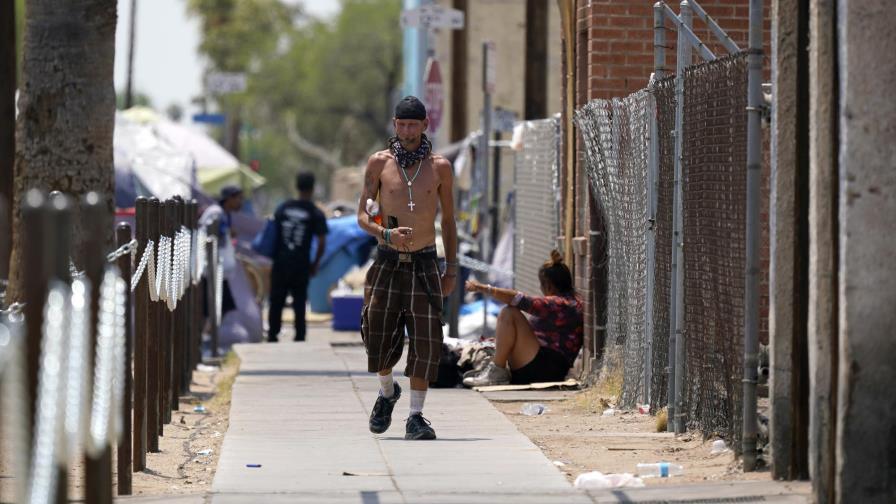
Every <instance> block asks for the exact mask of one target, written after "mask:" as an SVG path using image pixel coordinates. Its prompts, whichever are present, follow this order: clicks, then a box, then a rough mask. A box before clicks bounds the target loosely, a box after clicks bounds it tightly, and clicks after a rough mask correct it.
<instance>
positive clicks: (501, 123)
mask: <svg viewBox="0 0 896 504" xmlns="http://www.w3.org/2000/svg"><path fill="white" fill-rule="evenodd" d="M517 121H519V115H517V113H516V112H514V111H513V110H504V109H502V108H496V109H495V110H493V111H492V129H494V130H495V131H513V127H514V126H516V123H517Z"/></svg>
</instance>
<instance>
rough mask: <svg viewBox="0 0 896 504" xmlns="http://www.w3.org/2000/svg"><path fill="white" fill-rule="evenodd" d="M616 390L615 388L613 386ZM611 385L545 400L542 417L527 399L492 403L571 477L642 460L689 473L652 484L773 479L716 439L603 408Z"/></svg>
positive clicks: (626, 467)
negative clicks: (747, 466) (745, 465)
mask: <svg viewBox="0 0 896 504" xmlns="http://www.w3.org/2000/svg"><path fill="white" fill-rule="evenodd" d="M609 388H610V389H612V388H613V387H609ZM606 390H607V387H606V386H601V384H598V386H596V387H593V388H591V389H588V390H586V391H583V392H580V393H579V394H577V395H576V396H574V397H571V398H568V399H564V400H562V401H551V402H546V403H544V404H545V406H547V408H548V410H547V412H546V413H544V414H542V415H539V416H526V415H523V414H521V413H520V409H521V408H522V406H523V404H524V403H522V402H501V403H492V404H493V405H494V407H495V408H497V409H498V410H500V411H501V412H503V413H504V414H505V415H506V416H507V418H509V419H510V420H511V421H512V422H513V423H514V424H516V426H517V428H518V429H519V430H520V431H521V432H522V433H523V434H525V435H526V436H528V437H529V439H531V440H532V442H533V443H535V444H536V445H537V446H538V447H539V448H541V450H542V451H543V452H544V454H545V455H546V456H547V457H548V458H549V459H550V460H552V461H556V462H559V463H560V464H562V465H560V464H558V466H559V467H560V470H561V471H563V472H564V473H565V474H566V476H567V478H568V479H569V480H570V481H573V480H575V478H576V477H577V476H578V475H579V474H581V473H584V472H589V471H600V472H602V473H605V474H607V473H623V472H628V473H633V474H636V473H637V464H638V463H641V462H647V463H650V462H673V463H677V464H681V465H682V466H684V476H681V477H674V478H668V479H666V478H663V479H660V478H645V479H644V482H645V483H646V484H648V485H662V484H678V483H689V482H705V481H757V480H758V481H763V480H771V476H770V473H769V472H768V471H760V472H751V473H744V472H743V470H742V469H741V466H740V463H739V462H738V461H737V460H736V459H735V457H734V454H733V452H731V451H727V452H724V453H718V454H711V453H710V451H711V449H712V441H714V439H708V440H704V439H703V438H702V436H701V435H699V434H686V435H683V436H679V437H675V436H674V435H673V434H669V433H666V432H657V418H656V417H655V416H651V415H647V414H639V413H638V412H635V411H624V412H620V411H616V412H615V414H614V415H612V416H603V412H604V411H605V410H606V409H607V408H608V407H609V405H610V404H611V403H612V402H613V401H612V399H611V397H612V396H608V395H606V394H602V393H601V391H606Z"/></svg>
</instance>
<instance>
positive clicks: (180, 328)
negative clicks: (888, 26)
mask: <svg viewBox="0 0 896 504" xmlns="http://www.w3.org/2000/svg"><path fill="white" fill-rule="evenodd" d="M185 213H186V212H185V209H184V200H183V199H182V198H180V197H179V196H176V197H175V198H174V221H173V222H172V229H171V240H172V241H174V239H175V238H176V237H177V235H178V233H180V227H181V225H182V224H183V219H184V214H185ZM173 250H174V253H173V254H172V263H173V264H174V265H175V266H178V264H177V263H178V261H179V258H178V257H176V255H175V253H177V252H178V249H177V247H174V249H173ZM175 275H176V273H175ZM175 275H172V278H171V280H172V281H174V282H179V281H180V280H179V279H178V278H175ZM174 295H175V296H177V295H178V292H177V291H175V292H174ZM182 301H183V299H178V300H177V307H176V308H175V309H174V311H172V312H171V317H172V324H171V325H172V328H173V329H172V332H171V336H172V338H171V339H172V343H173V345H172V359H171V361H172V370H171V371H172V373H171V409H172V411H177V410H178V409H180V394H181V392H183V387H184V383H183V382H184V355H185V353H186V352H185V351H184V349H185V346H186V341H185V338H184V336H185V334H184V332H185V331H184V318H183V315H184V308H183V303H182Z"/></svg>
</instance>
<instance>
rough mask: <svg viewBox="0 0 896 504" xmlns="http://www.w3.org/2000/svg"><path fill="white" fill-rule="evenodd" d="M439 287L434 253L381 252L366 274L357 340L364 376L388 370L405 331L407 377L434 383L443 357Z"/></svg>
mask: <svg viewBox="0 0 896 504" xmlns="http://www.w3.org/2000/svg"><path fill="white" fill-rule="evenodd" d="M441 315H442V287H441V283H440V278H439V265H438V258H437V257H436V252H435V247H429V248H426V249H423V250H421V251H418V252H414V253H399V252H396V251H394V250H392V249H388V248H384V247H380V248H379V249H378V250H377V257H376V260H375V261H374V263H373V265H372V266H371V267H370V270H369V271H368V272H367V282H366V285H365V288H364V308H363V309H362V311H361V338H362V339H363V340H364V347H365V348H366V349H367V370H368V371H370V372H371V373H376V372H378V371H382V370H384V369H392V368H393V367H394V366H395V364H397V363H398V360H399V359H400V358H401V353H402V350H403V349H404V334H405V330H407V334H408V338H409V344H408V358H407V367H405V370H404V374H405V376H412V377H415V378H423V379H425V380H428V381H433V380H435V379H436V377H437V375H438V368H439V359H440V358H441V355H442V319H441Z"/></svg>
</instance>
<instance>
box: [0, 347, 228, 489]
mask: <svg viewBox="0 0 896 504" xmlns="http://www.w3.org/2000/svg"><path fill="white" fill-rule="evenodd" d="M203 369H205V371H194V372H193V381H192V383H191V385H190V393H189V394H187V395H184V396H181V400H180V409H179V410H178V411H175V412H172V421H171V423H170V424H167V425H165V426H164V435H163V436H162V437H161V438H159V449H160V451H159V453H147V454H146V470H145V471H142V472H137V473H134V475H133V495H134V496H162V495H189V494H203V493H205V492H207V491H208V490H209V489H210V487H211V483H212V479H213V478H214V475H215V469H216V468H217V465H218V457H219V456H220V453H221V444H222V443H223V441H224V434H225V433H226V432H227V427H228V425H229V413H230V396H231V388H232V386H233V381H234V379H235V377H236V374H237V371H238V370H239V359H238V358H237V357H236V354H234V353H232V352H231V353H230V354H228V355H227V357H225V358H224V359H223V360H222V361H221V362H220V367H217V366H216V367H215V369H214V370H211V369H209V368H203ZM199 405H202V406H203V407H204V408H205V411H204V412H202V411H195V409H196V407H197V406H199ZM200 409H201V408H200ZM0 446H8V445H7V444H6V443H5V442H3V443H2V444H0ZM205 450H210V451H209V452H206V451H205ZM4 452H6V450H4ZM206 453H207V454H206ZM7 456H8V454H7V453H0V502H14V501H15V499H14V496H13V491H14V490H13V483H14V481H13V478H12V476H11V470H10V464H9V461H8V460H6V457H7ZM115 467H116V463H115V461H114V459H113V462H112V468H113V472H115ZM83 481H84V478H83V465H82V464H81V463H79V464H77V465H75V466H74V467H72V468H70V470H69V498H70V500H79V499H83V498H84V487H83ZM112 481H113V482H117V474H113V477H112ZM113 492H115V493H114V495H117V491H115V490H113Z"/></svg>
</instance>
